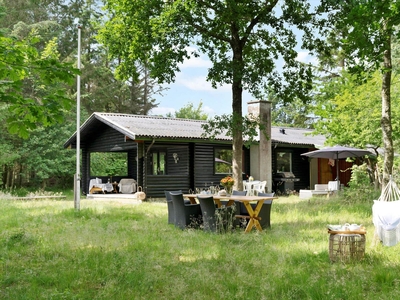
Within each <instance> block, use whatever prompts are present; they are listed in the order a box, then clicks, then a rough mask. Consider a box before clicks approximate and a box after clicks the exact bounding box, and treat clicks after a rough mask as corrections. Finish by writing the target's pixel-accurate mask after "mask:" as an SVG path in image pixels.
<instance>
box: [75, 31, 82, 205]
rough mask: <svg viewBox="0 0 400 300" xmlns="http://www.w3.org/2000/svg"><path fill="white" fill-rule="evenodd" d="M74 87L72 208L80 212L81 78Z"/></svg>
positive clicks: (79, 38) (78, 77)
mask: <svg viewBox="0 0 400 300" xmlns="http://www.w3.org/2000/svg"><path fill="white" fill-rule="evenodd" d="M80 69H81V26H80V25H78V70H80ZM76 82H77V84H76V85H77V87H76V95H77V98H76V174H75V185H74V186H75V193H74V194H75V197H74V207H75V209H76V210H80V202H81V176H80V160H81V158H80V152H81V132H80V127H81V124H80V122H81V120H80V119H81V76H80V75H79V74H78V76H77V80H76Z"/></svg>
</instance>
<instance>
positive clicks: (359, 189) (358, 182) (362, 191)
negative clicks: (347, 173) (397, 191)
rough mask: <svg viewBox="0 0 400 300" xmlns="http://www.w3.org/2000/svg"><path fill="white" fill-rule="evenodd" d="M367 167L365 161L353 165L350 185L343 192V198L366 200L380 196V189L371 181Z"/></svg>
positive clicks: (347, 200) (353, 201)
mask: <svg viewBox="0 0 400 300" xmlns="http://www.w3.org/2000/svg"><path fill="white" fill-rule="evenodd" d="M367 168H368V167H367V164H365V163H364V164H362V165H359V166H357V165H353V166H352V167H351V178H350V181H349V187H348V188H347V189H345V190H344V192H343V198H344V200H345V201H346V202H349V203H356V202H365V201H372V200H374V199H378V198H379V195H380V190H376V189H375V188H374V185H373V183H371V180H370V177H369V175H368V169H367Z"/></svg>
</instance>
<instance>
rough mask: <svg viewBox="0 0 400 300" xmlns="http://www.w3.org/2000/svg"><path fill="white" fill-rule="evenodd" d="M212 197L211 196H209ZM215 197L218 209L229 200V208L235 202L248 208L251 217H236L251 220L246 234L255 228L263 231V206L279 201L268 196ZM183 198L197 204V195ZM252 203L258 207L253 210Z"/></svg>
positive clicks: (188, 195) (186, 195) (187, 195)
mask: <svg viewBox="0 0 400 300" xmlns="http://www.w3.org/2000/svg"><path fill="white" fill-rule="evenodd" d="M199 195H200V196H206V195H207V194H199ZM209 196H211V195H209ZM212 196H213V197H214V201H215V203H216V204H217V206H218V207H221V200H228V203H227V204H226V205H227V206H230V205H232V204H233V203H234V202H235V201H239V202H242V203H243V204H244V206H245V207H246V210H247V212H248V213H249V215H248V216H247V215H236V218H246V219H249V222H248V223H247V226H246V229H245V232H250V231H251V230H252V229H253V227H256V228H257V230H258V231H262V227H261V225H260V220H261V218H260V217H259V216H258V214H259V213H260V210H261V208H262V206H263V203H264V201H265V200H273V199H277V197H267V196H238V195H230V196H222V195H212ZM183 197H185V198H188V199H189V200H190V202H191V203H194V204H195V203H197V202H196V198H197V194H184V195H183ZM251 202H257V205H256V207H255V208H254V209H253V207H252V206H251Z"/></svg>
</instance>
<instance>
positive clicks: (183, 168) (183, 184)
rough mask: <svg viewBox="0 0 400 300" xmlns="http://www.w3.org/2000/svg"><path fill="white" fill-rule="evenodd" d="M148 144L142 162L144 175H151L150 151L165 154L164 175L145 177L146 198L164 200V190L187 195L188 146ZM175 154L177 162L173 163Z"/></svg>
mask: <svg viewBox="0 0 400 300" xmlns="http://www.w3.org/2000/svg"><path fill="white" fill-rule="evenodd" d="M149 147H150V143H146V144H145V149H146V153H147V156H146V157H145V158H144V160H143V164H144V165H145V166H146V168H145V170H146V171H145V172H146V174H150V173H151V157H150V153H151V151H156V150H162V151H165V152H166V173H167V174H164V175H146V177H145V184H144V185H145V186H144V190H145V192H146V195H147V197H150V198H164V197H165V193H164V191H165V190H182V191H183V192H184V193H188V192H189V189H190V181H191V180H190V177H191V172H192V170H191V168H190V161H191V160H190V151H189V149H190V146H189V143H177V144H171V143H155V144H153V145H151V147H150V150H149V151H148V148H149ZM174 153H177V154H178V157H179V161H177V162H176V163H175V160H174V157H173V154H174Z"/></svg>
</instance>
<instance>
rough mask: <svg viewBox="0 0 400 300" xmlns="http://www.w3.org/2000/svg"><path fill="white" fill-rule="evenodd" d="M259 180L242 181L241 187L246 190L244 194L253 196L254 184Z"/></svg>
mask: <svg viewBox="0 0 400 300" xmlns="http://www.w3.org/2000/svg"><path fill="white" fill-rule="evenodd" d="M259 183H260V181H259V180H253V181H246V182H243V188H244V190H245V191H246V192H247V193H246V196H254V185H256V184H259Z"/></svg>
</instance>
